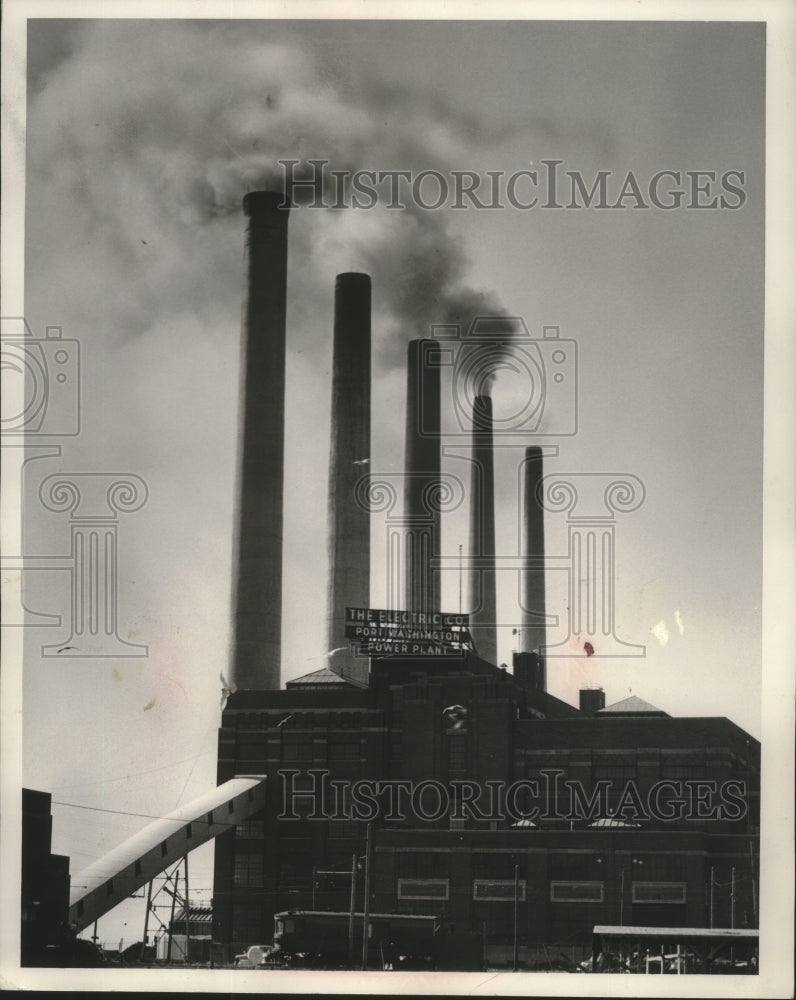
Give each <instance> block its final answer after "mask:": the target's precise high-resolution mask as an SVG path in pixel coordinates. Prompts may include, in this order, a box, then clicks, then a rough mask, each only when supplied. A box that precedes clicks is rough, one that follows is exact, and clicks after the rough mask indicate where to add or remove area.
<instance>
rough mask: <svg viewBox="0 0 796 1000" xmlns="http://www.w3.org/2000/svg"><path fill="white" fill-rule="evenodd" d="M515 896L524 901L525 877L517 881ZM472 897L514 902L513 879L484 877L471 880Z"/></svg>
mask: <svg viewBox="0 0 796 1000" xmlns="http://www.w3.org/2000/svg"><path fill="white" fill-rule="evenodd" d="M517 888H518V893H517V898H518V899H519V900H520V902H523V903H524V902H525V879H520V880H519V882H518V883H517ZM473 899H479V900H490V901H501V902H508V903H513V902H514V879H484V878H477V879H474V880H473Z"/></svg>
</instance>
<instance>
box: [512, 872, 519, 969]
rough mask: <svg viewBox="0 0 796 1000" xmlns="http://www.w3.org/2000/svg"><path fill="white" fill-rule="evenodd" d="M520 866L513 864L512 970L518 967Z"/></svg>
mask: <svg viewBox="0 0 796 1000" xmlns="http://www.w3.org/2000/svg"><path fill="white" fill-rule="evenodd" d="M519 930H520V866H519V865H515V866H514V970H513V971H514V972H516V971H517V970H518V969H519V967H520V937H519Z"/></svg>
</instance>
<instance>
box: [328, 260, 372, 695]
mask: <svg viewBox="0 0 796 1000" xmlns="http://www.w3.org/2000/svg"><path fill="white" fill-rule="evenodd" d="M370 298H371V295H370V277H369V276H368V275H367V274H356V273H353V272H351V273H347V274H338V275H337V281H336V284H335V296H334V355H333V362H332V365H333V373H332V432H331V450H330V464H329V542H328V545H329V591H328V599H327V642H328V645H327V649H329V650H330V651H331V650H336V649H341V647H342V650H341V652H339V653H335V654H334V655H333V656H332V657H331V658H330V660H329V666H330V667H331V669H332V670H334V671H335V673H339V674H340V675H341V676H343V677H345V678H346V679H347V680H351V681H353V682H354V683H357V684H363V685H364V684H367V669H368V668H367V660H366V659H363V658H357V659H355V658H354V657H353V656H352V655H351V654H350V652H348V650H347V646H348V643H347V640H346V639H345V609H346V607H347V606H353V607H361V608H366V607H369V606H370V515H369V513H368V511H367V510H363V509H362V507H361V506H360V505H359V504H358V503H357V502H356V500H355V499H354V489H355V487H356V484H357V481H358V480H359V479H361V477H362V476H364V475H366V474H367V472H368V460H369V458H370Z"/></svg>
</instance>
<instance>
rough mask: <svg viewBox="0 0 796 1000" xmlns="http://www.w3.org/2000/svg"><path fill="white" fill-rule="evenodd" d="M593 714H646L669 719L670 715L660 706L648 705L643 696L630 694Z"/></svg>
mask: <svg viewBox="0 0 796 1000" xmlns="http://www.w3.org/2000/svg"><path fill="white" fill-rule="evenodd" d="M595 715H599V716H602V715H611V716H614V717H616V716H624V715H634V716H639V715H646V716H656V717H657V718H660V719H670V718H671V716H670V715H669V713H668V712H664V711H663V709H661V708H656V707H655V705H650V703H649V702H648V701H644V699H643V698H639V697H637V696H636V695H634V694H632V695H630V697H629V698H623V699H622V701H616V702H614V704H613V705H606V706H605V708H601V709H599V711H597V712H595Z"/></svg>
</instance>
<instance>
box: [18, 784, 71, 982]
mask: <svg viewBox="0 0 796 1000" xmlns="http://www.w3.org/2000/svg"><path fill="white" fill-rule="evenodd" d="M51 802H52V796H51V795H50V794H49V793H48V792H37V791H33V790H32V789H30V788H23V789H22V911H21V914H22V929H21V964H22V965H39V964H41V963H42V959H43V957H44V955H45V952H46V949H47V947H48V946H50V945H61V944H63V943H64V942H66V941H68V940H70V939H71V938H72V937H73V935H71V934H70V933H69V929H68V914H69V858H67V857H64V856H63V855H61V854H53V853H52V815H51V811H50V810H51Z"/></svg>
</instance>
